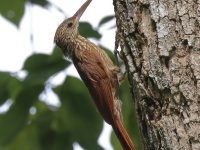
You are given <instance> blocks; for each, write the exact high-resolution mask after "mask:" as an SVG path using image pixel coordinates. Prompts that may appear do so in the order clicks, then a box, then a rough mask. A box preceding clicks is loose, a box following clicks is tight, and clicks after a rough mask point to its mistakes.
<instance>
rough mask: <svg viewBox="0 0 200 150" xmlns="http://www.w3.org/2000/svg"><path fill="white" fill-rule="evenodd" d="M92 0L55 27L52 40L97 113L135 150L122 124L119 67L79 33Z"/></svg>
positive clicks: (120, 139) (126, 149) (123, 144)
mask: <svg viewBox="0 0 200 150" xmlns="http://www.w3.org/2000/svg"><path fill="white" fill-rule="evenodd" d="M91 1H92V0H87V1H86V2H85V3H84V4H83V5H82V6H81V7H80V8H79V10H78V11H77V12H76V13H75V14H74V16H72V17H71V18H68V19H66V20H64V21H63V22H62V23H61V24H60V25H59V27H58V28H57V30H56V34H55V37H54V42H55V43H56V45H57V46H58V47H60V49H61V50H62V52H63V54H64V55H65V56H67V57H68V58H70V59H72V61H73V63H74V65H75V67H76V69H77V71H78V73H79V75H80V77H81V79H82V80H83V82H84V83H85V85H86V87H87V88H88V90H89V92H90V95H91V97H92V99H93V101H94V103H95V105H96V108H97V110H98V112H99V113H100V114H101V115H102V117H103V118H104V120H105V121H106V122H107V123H108V124H110V125H111V126H112V127H113V130H114V132H115V134H116V136H117V138H118V139H119V141H120V143H121V145H122V147H123V148H124V149H125V150H135V147H134V146H133V144H132V142H131V140H130V138H129V136H128V134H127V132H126V130H125V129H124V127H123V125H122V121H121V120H122V115H121V101H120V100H119V98H118V91H117V89H118V82H119V81H118V80H119V76H118V75H119V73H120V68H119V67H117V66H114V64H113V62H112V61H111V59H110V58H109V57H108V55H107V54H106V53H105V52H104V51H103V50H102V49H101V48H99V47H98V46H96V45H95V44H94V43H92V42H90V41H89V40H87V39H85V38H84V37H82V36H81V35H80V34H79V32H78V26H79V19H80V17H81V16H82V14H83V13H84V11H85V10H86V8H87V7H88V5H89V4H90V2H91Z"/></svg>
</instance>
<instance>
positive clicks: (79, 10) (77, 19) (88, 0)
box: [73, 0, 92, 22]
mask: <svg viewBox="0 0 200 150" xmlns="http://www.w3.org/2000/svg"><path fill="white" fill-rule="evenodd" d="M91 1H92V0H87V1H86V2H85V3H84V4H83V5H82V6H81V7H80V8H79V9H78V11H77V12H76V13H75V14H74V16H73V17H74V18H76V21H77V22H78V21H79V19H80V18H81V16H82V14H83V13H84V11H85V10H86V8H87V7H88V6H89V4H90V3H91Z"/></svg>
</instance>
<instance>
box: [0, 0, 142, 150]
mask: <svg viewBox="0 0 200 150" xmlns="http://www.w3.org/2000/svg"><path fill="white" fill-rule="evenodd" d="M27 2H29V3H32V4H36V5H40V6H41V7H44V9H45V6H47V5H51V3H50V2H48V1H46V0H42V1H41V0H26V1H24V0H14V1H11V0H2V1H1V2H0V13H1V14H2V15H3V16H4V17H5V18H6V19H8V20H9V21H11V22H12V23H13V24H15V25H16V26H18V25H19V23H20V20H21V18H22V16H23V15H24V7H25V4H26V3H27ZM111 19H113V16H108V17H105V18H103V19H102V20H101V21H100V23H99V27H100V26H101V25H103V24H104V23H106V22H108V21H110V20H111ZM85 31H87V32H85ZM80 33H81V34H82V35H83V36H85V37H87V38H95V39H97V40H99V39H100V38H101V34H100V33H99V32H98V30H95V29H93V27H92V26H91V24H89V23H86V22H82V23H81V24H80ZM101 47H102V48H103V49H104V50H106V51H107V52H108V53H109V56H111V57H112V59H114V57H113V55H112V54H111V52H110V51H108V50H107V49H106V48H104V47H103V46H101ZM70 64H71V63H70V62H68V61H67V60H65V59H63V57H62V54H61V52H60V50H59V49H58V48H54V50H53V52H52V54H50V55H47V54H33V55H31V56H30V57H29V58H27V60H26V61H25V62H24V66H23V68H22V70H23V71H25V72H26V73H27V75H26V77H25V78H24V79H21V78H19V77H18V76H17V74H13V73H11V72H0V91H1V92H0V105H2V104H4V103H6V102H8V101H11V102H12V105H11V107H10V108H9V110H8V111H7V112H5V113H2V114H0V149H1V150H31V149H37V150H45V149H46V150H55V149H56V150H63V149H66V150H69V149H73V144H74V143H75V142H77V143H79V144H80V145H81V147H83V148H84V149H87V150H94V149H95V150H102V149H103V148H102V147H101V146H99V144H98V143H97V139H98V137H99V135H100V133H101V131H102V128H103V121H102V118H101V117H100V115H99V114H98V113H97V112H96V109H95V107H94V105H93V103H92V101H91V98H90V96H89V93H88V92H87V89H86V87H85V86H84V84H83V83H82V82H81V80H79V79H77V78H75V77H70V76H67V77H66V79H65V81H64V82H63V83H62V84H61V85H59V86H56V87H53V86H50V87H49V86H48V81H49V79H50V78H51V77H52V76H55V75H56V74H58V73H59V72H62V71H64V70H65V69H66V68H67V67H68V66H69V65H70ZM127 87H128V82H127V81H126V83H125V84H124V86H122V88H121V90H122V91H121V97H122V99H123V100H124V101H123V103H124V109H123V110H124V113H125V114H126V115H124V120H125V126H126V128H127V127H128V131H129V133H130V135H131V133H134V135H135V132H136V131H135V129H133V127H134V128H135V127H136V122H135V120H133V118H134V117H133V114H134V113H133V112H134V111H133V107H132V103H131V101H130V100H131V98H130V96H129V92H128V89H127ZM47 88H51V89H52V90H53V92H54V93H55V94H56V95H57V96H58V98H59V100H60V102H61V106H59V107H56V106H50V105H48V103H45V102H44V101H42V100H41V94H44V93H45V91H46V89H47ZM31 108H35V110H36V113H35V114H31V113H30V109H31ZM132 131H133V132H132ZM137 134H138V133H137ZM131 136H132V135H131ZM132 137H133V139H138V138H137V137H138V135H137V137H136V136H132ZM136 143H138V141H137V140H136ZM112 144H113V145H114V147H115V149H118V148H117V147H118V145H119V143H118V142H117V141H116V137H114V136H112Z"/></svg>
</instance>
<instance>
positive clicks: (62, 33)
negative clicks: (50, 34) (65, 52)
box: [54, 0, 92, 48]
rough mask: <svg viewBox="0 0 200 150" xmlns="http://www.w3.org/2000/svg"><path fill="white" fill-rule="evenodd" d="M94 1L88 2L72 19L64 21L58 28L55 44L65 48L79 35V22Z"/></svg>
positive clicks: (89, 0)
mask: <svg viewBox="0 0 200 150" xmlns="http://www.w3.org/2000/svg"><path fill="white" fill-rule="evenodd" d="M91 1H92V0H87V1H86V2H85V3H84V4H83V5H82V6H81V7H80V8H79V9H78V11H77V12H76V13H75V14H74V15H73V16H72V17H70V18H68V19H66V20H64V21H63V22H62V23H61V24H60V25H59V26H58V28H57V30H56V33H55V37H54V42H55V43H56V45H57V46H58V47H60V48H63V46H64V45H65V44H67V43H68V42H72V41H73V40H74V39H75V38H76V36H77V35H78V26H79V20H80V18H81V16H82V14H83V13H84V11H85V10H86V8H87V7H88V5H89V4H90V2H91Z"/></svg>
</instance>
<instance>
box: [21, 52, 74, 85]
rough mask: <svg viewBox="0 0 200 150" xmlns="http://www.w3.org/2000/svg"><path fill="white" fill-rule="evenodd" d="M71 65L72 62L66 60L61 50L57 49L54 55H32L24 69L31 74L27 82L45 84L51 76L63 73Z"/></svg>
mask: <svg viewBox="0 0 200 150" xmlns="http://www.w3.org/2000/svg"><path fill="white" fill-rule="evenodd" d="M69 65H70V62H68V61H67V60H64V59H63V58H62V54H61V52H60V50H58V48H55V49H54V51H53V54H52V55H47V54H34V55H31V56H30V57H29V58H27V60H26V61H25V63H24V67H23V69H24V70H27V71H28V73H29V74H28V76H27V78H26V81H33V80H37V81H38V82H45V81H46V80H47V79H48V78H49V77H50V76H52V75H54V74H55V73H58V72H59V71H62V70H63V69H65V68H66V67H67V66H69Z"/></svg>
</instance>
